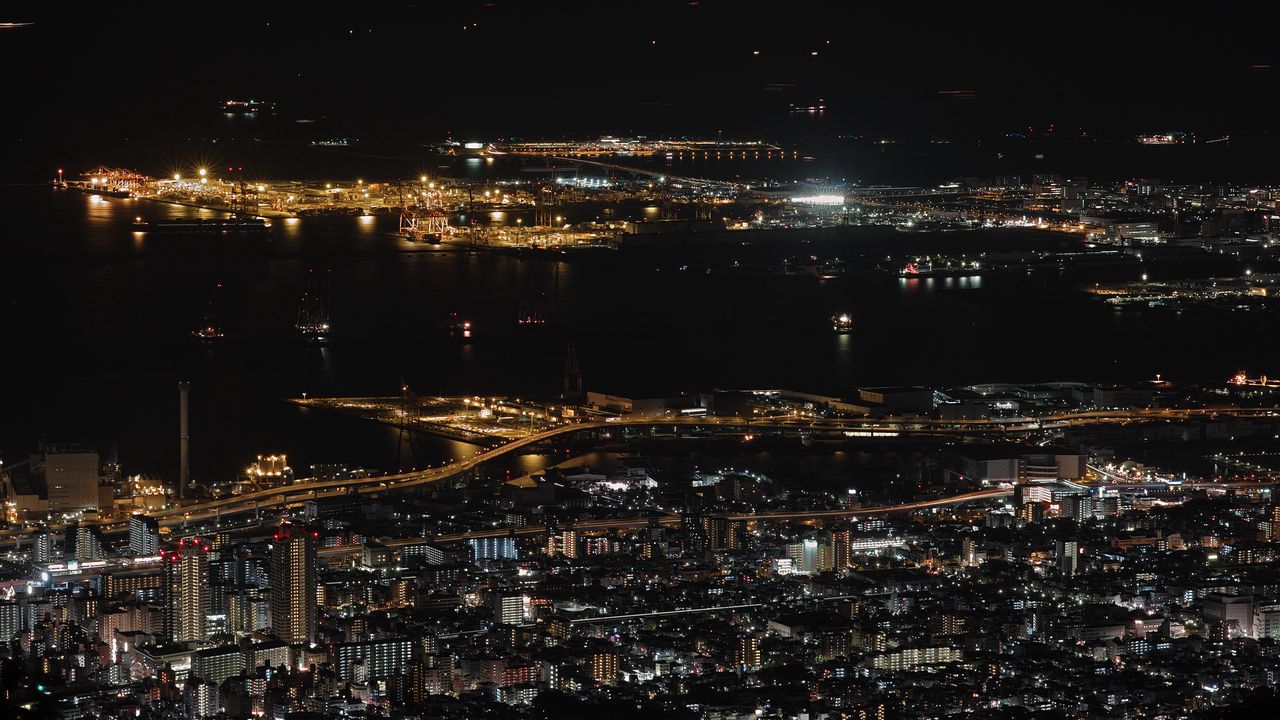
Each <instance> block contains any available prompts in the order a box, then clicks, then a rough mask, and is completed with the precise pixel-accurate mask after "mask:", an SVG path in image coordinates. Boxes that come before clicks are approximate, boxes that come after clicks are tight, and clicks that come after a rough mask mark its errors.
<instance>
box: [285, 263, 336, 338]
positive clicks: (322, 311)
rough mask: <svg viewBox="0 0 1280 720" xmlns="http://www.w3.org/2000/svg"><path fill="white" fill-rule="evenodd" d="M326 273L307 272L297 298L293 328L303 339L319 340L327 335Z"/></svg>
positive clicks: (328, 327) (328, 328)
mask: <svg viewBox="0 0 1280 720" xmlns="http://www.w3.org/2000/svg"><path fill="white" fill-rule="evenodd" d="M327 285H328V275H327V274H325V275H317V274H316V273H315V271H314V270H311V271H309V272H308V274H307V287H306V289H305V290H304V291H303V292H302V297H301V298H299V300H298V320H297V322H296V323H294V326H293V327H294V329H296V330H297V331H298V334H299V335H301V336H302V337H303V338H304V339H306V340H310V341H313V342H321V341H323V340H324V339H325V338H327V337H328V336H329V330H330V326H329V309H328V307H327V304H326V302H325V295H326V292H325V291H326V289H327Z"/></svg>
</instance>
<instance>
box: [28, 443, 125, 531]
mask: <svg viewBox="0 0 1280 720" xmlns="http://www.w3.org/2000/svg"><path fill="white" fill-rule="evenodd" d="M42 450H43V453H42V454H40V455H33V456H32V458H31V466H32V470H33V471H36V472H40V473H43V475H44V482H45V487H46V489H47V491H48V494H49V514H50V515H53V514H55V513H77V512H83V511H85V510H100V509H102V507H103V506H102V498H101V497H100V493H99V491H98V485H99V482H98V478H99V472H98V471H99V465H98V453H97V452H96V451H94V450H89V449H87V448H82V447H76V446H54V445H50V446H46V447H44V448H42ZM106 495H107V504H108V505H109V504H110V493H106Z"/></svg>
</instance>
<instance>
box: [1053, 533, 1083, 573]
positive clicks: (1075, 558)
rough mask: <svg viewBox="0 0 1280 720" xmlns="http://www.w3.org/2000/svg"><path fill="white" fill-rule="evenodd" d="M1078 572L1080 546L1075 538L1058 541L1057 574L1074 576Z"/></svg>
mask: <svg viewBox="0 0 1280 720" xmlns="http://www.w3.org/2000/svg"><path fill="white" fill-rule="evenodd" d="M1078 572H1080V547H1079V545H1078V544H1077V543H1076V541H1075V540H1059V541H1058V574H1059V575H1061V576H1062V577H1064V578H1069V577H1075V576H1076V573H1078Z"/></svg>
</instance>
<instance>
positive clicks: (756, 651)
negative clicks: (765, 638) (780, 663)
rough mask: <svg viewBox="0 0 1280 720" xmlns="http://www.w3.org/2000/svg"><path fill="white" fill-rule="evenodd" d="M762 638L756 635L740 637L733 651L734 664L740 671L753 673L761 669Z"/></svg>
mask: <svg viewBox="0 0 1280 720" xmlns="http://www.w3.org/2000/svg"><path fill="white" fill-rule="evenodd" d="M761 657H762V656H761V654H760V638H758V637H756V636H755V635H739V636H738V640H737V643H736V644H735V646H734V650H733V664H734V665H735V666H737V668H738V669H739V670H742V671H745V672H751V671H754V670H759V669H760V664H761Z"/></svg>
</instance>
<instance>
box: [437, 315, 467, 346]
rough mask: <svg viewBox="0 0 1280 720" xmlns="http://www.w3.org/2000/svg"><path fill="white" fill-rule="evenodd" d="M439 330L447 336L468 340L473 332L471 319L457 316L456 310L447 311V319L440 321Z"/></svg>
mask: <svg viewBox="0 0 1280 720" xmlns="http://www.w3.org/2000/svg"><path fill="white" fill-rule="evenodd" d="M440 330H441V331H442V332H444V333H445V334H447V335H448V336H449V337H452V338H458V339H460V340H470V339H471V338H472V335H473V333H474V332H475V330H474V328H473V327H472V325H471V321H470V320H463V319H462V318H460V317H459V316H458V313H457V312H451V313H449V319H448V320H445V321H444V322H442V323H440Z"/></svg>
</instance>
